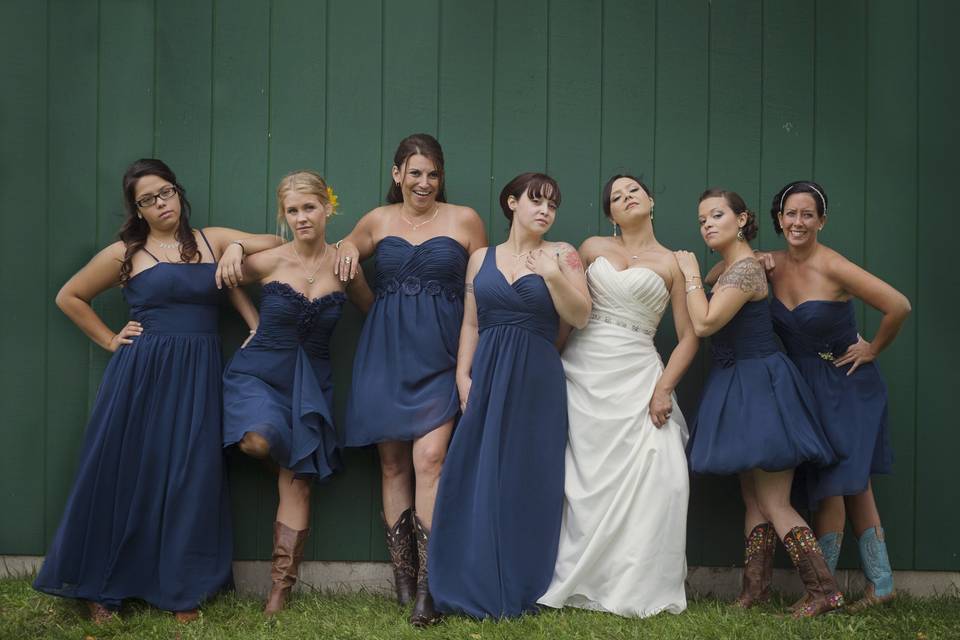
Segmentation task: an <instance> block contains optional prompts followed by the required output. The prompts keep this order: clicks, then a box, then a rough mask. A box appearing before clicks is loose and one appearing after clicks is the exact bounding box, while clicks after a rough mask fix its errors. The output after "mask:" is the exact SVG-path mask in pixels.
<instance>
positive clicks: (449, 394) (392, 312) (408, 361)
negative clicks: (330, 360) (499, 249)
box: [344, 236, 468, 447]
mask: <svg viewBox="0 0 960 640" xmlns="http://www.w3.org/2000/svg"><path fill="white" fill-rule="evenodd" d="M467 257H468V256H467V250H466V249H464V248H463V245H461V244H460V243H459V242H457V241H456V240H454V239H453V238H450V237H448V236H436V237H433V238H430V239H429V240H426V241H424V242H422V243H420V244H417V245H414V244H410V243H409V242H408V241H406V240H404V239H403V238H400V237H398V236H387V237H386V238H384V239H383V240H381V241H380V242H379V243H378V244H377V249H376V277H375V279H374V291H375V293H376V299H375V300H374V303H373V306H371V307H370V312H369V313H368V314H367V319H366V321H365V322H364V325H363V331H362V332H361V334H360V342H359V344H358V345H357V353H356V356H355V357H354V361H353V383H352V385H351V393H350V399H349V402H348V405H347V424H346V428H345V430H344V431H345V439H346V445H347V446H350V447H359V446H364V445H368V444H374V443H377V442H386V441H403V440H414V439H416V438H419V437H421V436H423V435H425V434H427V433H429V432H430V431H433V430H434V429H436V428H437V427H439V426H441V425H443V424H445V423H447V422H449V421H450V420H452V419H453V418H454V417H455V416H456V415H457V413H458V411H459V408H460V402H459V399H458V395H457V384H456V368H457V349H458V347H459V343H460V323H461V322H462V321H463V279H464V275H465V273H466V268H467Z"/></svg>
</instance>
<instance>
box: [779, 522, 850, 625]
mask: <svg viewBox="0 0 960 640" xmlns="http://www.w3.org/2000/svg"><path fill="white" fill-rule="evenodd" d="M817 542H819V543H820V550H821V551H823V557H824V558H826V560H827V567H829V569H830V573H832V574H834V575H836V573H837V561H838V560H839V559H840V547H841V546H842V544H843V531H831V532H829V533H825V534H823V535H822V536H820V537H819V538H817ZM809 599H810V597H809V596H808V595H807V594H806V593H805V594H803V595H802V596H800V599H799V600H797V601H796V602H794V603H793V604H792V605H790V606H789V607H787V611H789V612H790V613H793V612H794V611H796V610H798V609H802V608H803V606H804V605H805V604H807V601H808V600H809ZM847 611H850V607H849V606H848V607H847Z"/></svg>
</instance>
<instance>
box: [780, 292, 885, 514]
mask: <svg viewBox="0 0 960 640" xmlns="http://www.w3.org/2000/svg"><path fill="white" fill-rule="evenodd" d="M771 310H772V313H773V323H774V328H775V329H776V331H777V334H778V335H779V336H780V339H781V340H782V341H783V344H784V346H785V347H786V349H787V355H789V356H790V359H791V360H793V362H794V363H795V364H796V365H797V369H799V370H800V374H801V375H802V376H803V378H804V380H806V381H807V384H808V385H809V386H810V389H811V390H812V391H813V396H814V399H815V402H816V406H817V410H818V412H819V417H820V422H821V424H822V425H823V429H824V431H825V432H826V434H827V437H828V438H829V439H830V444H831V445H832V446H833V449H834V450H835V451H836V452H837V454H838V455H839V456H840V457H841V458H842V459H841V461H840V462H839V463H837V464H835V465H833V466H830V467H825V468H804V473H805V476H806V480H807V482H806V488H807V497H808V499H809V501H810V505H811V507H815V506H816V505H817V504H818V503H819V502H820V500H822V499H823V498H827V497H830V496H846V495H855V494H857V493H861V492H862V491H865V490H866V488H867V483H868V482H869V480H870V475H871V474H874V473H890V472H891V470H892V467H893V451H892V449H891V447H890V436H889V433H888V431H887V386H886V384H885V383H884V381H883V377H882V376H881V375H880V369H879V367H877V365H876V363H875V362H868V363H867V364H864V365H861V366H859V367H857V370H856V371H854V372H853V375H850V376H848V375H847V371H849V369H850V366H849V365H848V366H845V367H835V366H834V365H833V361H834V360H835V359H836V358H839V357H840V356H842V355H843V354H844V353H846V351H847V347H849V346H850V345H852V344H855V343H856V342H857V320H856V314H855V312H854V307H853V301H852V300H848V301H845V302H844V301H828V300H809V301H807V302H804V303H801V304H799V305H797V307H796V308H794V309H793V310H792V311H791V310H789V309H787V308H786V307H785V306H784V305H783V303H782V302H780V301H779V300H778V299H776V298H774V300H773V302H772V303H771Z"/></svg>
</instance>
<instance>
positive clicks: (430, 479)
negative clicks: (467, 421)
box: [413, 420, 453, 531]
mask: <svg viewBox="0 0 960 640" xmlns="http://www.w3.org/2000/svg"><path fill="white" fill-rule="evenodd" d="M452 433H453V421H452V420H451V421H450V422H448V423H446V424H444V425H443V426H441V427H438V428H436V429H434V430H433V431H431V432H430V433H428V434H426V435H425V436H423V437H422V438H420V439H418V440H416V441H414V443H413V467H414V470H415V474H416V494H415V495H416V512H417V517H418V518H420V521H421V522H422V523H423V526H424V527H426V528H427V530H428V531H429V530H430V529H431V528H433V503H434V502H435V501H436V499H437V484H438V482H439V481H440V470H441V468H442V467H443V461H444V459H445V458H446V457H447V446H448V445H449V444H450V435H451V434H452Z"/></svg>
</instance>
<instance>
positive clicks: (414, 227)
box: [400, 205, 440, 231]
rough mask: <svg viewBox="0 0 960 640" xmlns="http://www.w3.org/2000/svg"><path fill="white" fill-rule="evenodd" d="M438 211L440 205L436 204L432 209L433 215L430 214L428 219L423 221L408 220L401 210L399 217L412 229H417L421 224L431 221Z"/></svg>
mask: <svg viewBox="0 0 960 640" xmlns="http://www.w3.org/2000/svg"><path fill="white" fill-rule="evenodd" d="M439 213H440V205H437V208H436V209H434V210H433V215H432V216H430V218H429V219H427V220H424V221H423V222H413V221H412V220H410V219H409V218H408V217H407V216H405V215H403V212H402V211H401V212H400V217H401V218H403V221H404V222H406V223H407V224H408V225H410V226H411V227H412V228H413V230H414V231H416V230H417V229H419V228H420V227H422V226H423V225H425V224H430V223H431V222H433V220H434V218H436V217H437V214H439Z"/></svg>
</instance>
